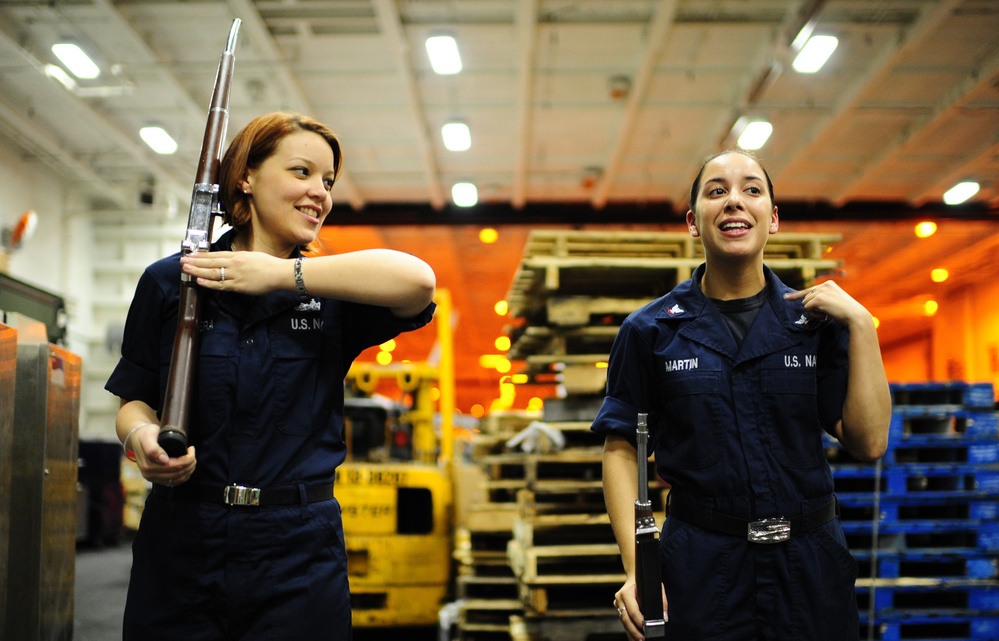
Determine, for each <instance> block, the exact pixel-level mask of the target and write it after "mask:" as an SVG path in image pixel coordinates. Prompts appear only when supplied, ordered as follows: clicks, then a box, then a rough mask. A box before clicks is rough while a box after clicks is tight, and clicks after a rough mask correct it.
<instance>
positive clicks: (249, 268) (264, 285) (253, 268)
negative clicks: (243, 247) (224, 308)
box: [180, 251, 292, 296]
mask: <svg viewBox="0 0 999 641" xmlns="http://www.w3.org/2000/svg"><path fill="white" fill-rule="evenodd" d="M285 263H288V265H287V266H285ZM180 266H181V269H182V270H183V271H184V273H185V274H188V275H190V276H193V277H194V278H196V279H197V283H198V285H201V286H202V287H205V288H206V289H214V290H216V291H226V292H238V293H240V294H250V295H253V296H259V295H261V294H266V293H268V292H272V291H275V290H278V289H280V288H281V279H280V276H281V275H282V274H284V272H285V271H287V274H284V275H285V276H287V279H288V280H289V281H291V279H292V267H291V261H290V260H282V259H280V258H275V257H274V256H271V255H270V254H266V253H264V252H250V251H239V252H227V251H217V252H196V253H193V254H189V255H187V256H184V257H182V258H181V259H180Z"/></svg>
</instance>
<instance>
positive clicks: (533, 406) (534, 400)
mask: <svg viewBox="0 0 999 641" xmlns="http://www.w3.org/2000/svg"><path fill="white" fill-rule="evenodd" d="M544 407H545V402H544V400H542V399H541V398H538V397H537V396H533V397H531V400H529V401H527V409H528V410H529V411H531V412H540V411H541V410H542V409H544Z"/></svg>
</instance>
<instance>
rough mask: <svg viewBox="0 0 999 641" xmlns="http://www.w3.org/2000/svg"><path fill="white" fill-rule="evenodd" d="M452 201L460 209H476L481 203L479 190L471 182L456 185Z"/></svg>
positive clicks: (452, 192)
mask: <svg viewBox="0 0 999 641" xmlns="http://www.w3.org/2000/svg"><path fill="white" fill-rule="evenodd" d="M451 201H452V202H453V203H454V204H455V205H457V206H458V207H474V206H475V205H476V204H477V203H478V202H479V190H478V189H476V188H475V185H474V184H472V183H470V182H459V183H455V184H454V185H453V186H452V187H451Z"/></svg>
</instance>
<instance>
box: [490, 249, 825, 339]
mask: <svg viewBox="0 0 999 641" xmlns="http://www.w3.org/2000/svg"><path fill="white" fill-rule="evenodd" d="M839 240H840V236H839V235H838V234H781V235H779V236H778V237H775V238H773V239H771V241H770V242H768V243H767V245H766V248H765V249H764V262H765V263H766V264H767V265H768V266H770V267H771V268H772V269H774V270H775V271H777V272H778V274H779V275H781V276H782V277H783V278H784V279H786V280H788V281H790V282H788V284H789V285H791V286H796V287H801V286H804V285H806V284H809V283H810V282H811V281H812V280H814V279H815V277H816V276H818V275H820V274H822V273H824V272H828V271H834V270H836V269H838V268H839V267H840V262H839V261H836V260H830V259H828V258H826V257H825V254H826V251H827V249H828V248H829V246H830V245H831V244H833V243H835V242H837V241H839ZM703 261H704V256H703V250H702V249H701V245H700V243H698V242H695V241H694V239H692V238H690V236H689V234H686V233H683V232H587V231H584V232H580V231H565V230H535V231H533V232H532V233H531V235H530V236H529V237H528V240H527V243H526V245H525V248H524V255H523V258H522V259H521V264H520V266H519V267H518V269H517V272H516V273H515V275H514V279H513V283H512V284H511V287H510V290H509V292H508V293H507V297H506V298H507V302H508V303H509V305H510V313H511V315H512V316H513V317H523V318H527V319H530V320H533V321H535V322H537V321H539V320H540V321H542V322H543V323H545V324H547V323H549V322H550V319H548V318H547V317H546V315H547V313H548V312H549V311H550V309H549V307H548V306H547V301H548V300H549V299H551V298H552V297H553V296H570V297H572V296H581V297H590V298H593V297H597V298H600V297H608V298H636V299H646V300H651V299H652V298H655V297H657V296H661V295H662V294H665V293H666V292H668V291H669V290H671V289H672V288H673V287H675V286H676V285H677V284H678V283H680V282H682V281H684V280H686V279H687V278H689V277H690V274H691V273H692V272H693V270H694V269H695V268H696V267H697V266H698V265H700V264H701V263H702V262H703ZM638 306H640V305H638ZM638 306H636V308H637V307H638ZM555 324H560V323H558V322H556V323H555Z"/></svg>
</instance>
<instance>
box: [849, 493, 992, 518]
mask: <svg viewBox="0 0 999 641" xmlns="http://www.w3.org/2000/svg"><path fill="white" fill-rule="evenodd" d="M838 499H839V507H840V520H841V521H843V522H844V523H847V522H851V521H852V522H855V521H869V520H871V519H872V518H874V516H875V515H874V512H873V509H874V497H873V495H866V496H864V495H861V496H857V495H839V496H838ZM878 509H879V512H878V514H877V516H878V519H879V520H880V523H881V524H882V525H884V524H886V523H900V524H903V525H904V524H906V523H910V522H917V521H918V522H935V523H950V522H955V521H969V522H973V523H981V522H987V521H996V520H999V497H996V496H984V497H970V498H968V497H963V496H958V495H957V494H956V493H955V495H954V496H949V497H946V496H945V497H936V496H924V497H919V496H915V497H908V496H904V495H903V496H900V495H890V496H887V495H885V496H882V497H881V500H880V502H879V504H878Z"/></svg>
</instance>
